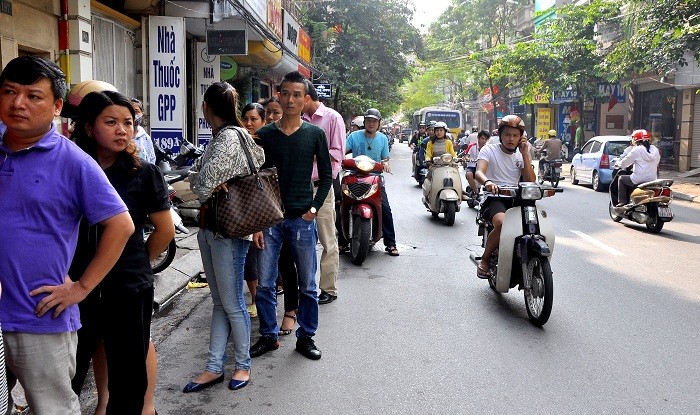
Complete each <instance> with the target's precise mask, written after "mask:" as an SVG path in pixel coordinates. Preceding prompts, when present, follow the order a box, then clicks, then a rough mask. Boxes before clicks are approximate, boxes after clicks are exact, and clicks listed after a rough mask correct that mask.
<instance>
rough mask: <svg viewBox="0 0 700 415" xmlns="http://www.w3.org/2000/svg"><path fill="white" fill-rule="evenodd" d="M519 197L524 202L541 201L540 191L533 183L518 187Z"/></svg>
mask: <svg viewBox="0 0 700 415" xmlns="http://www.w3.org/2000/svg"><path fill="white" fill-rule="evenodd" d="M520 197H521V198H522V199H524V200H539V199H542V189H540V187H539V186H537V185H536V184H534V183H523V184H521V185H520Z"/></svg>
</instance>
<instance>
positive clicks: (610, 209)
mask: <svg viewBox="0 0 700 415" xmlns="http://www.w3.org/2000/svg"><path fill="white" fill-rule="evenodd" d="M608 213H609V214H610V219H612V220H613V222H619V221H621V220H622V216H621V215H618V214H617V213H615V209H614V208H613V204H612V202H609V203H608Z"/></svg>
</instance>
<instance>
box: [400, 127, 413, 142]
mask: <svg viewBox="0 0 700 415" xmlns="http://www.w3.org/2000/svg"><path fill="white" fill-rule="evenodd" d="M412 135H413V130H411V129H410V128H404V129H403V130H401V138H400V139H399V142H400V143H403V142H404V141H405V142H407V143H408V142H410V141H411V136H412Z"/></svg>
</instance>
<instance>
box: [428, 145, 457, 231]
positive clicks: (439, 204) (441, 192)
mask: <svg viewBox="0 0 700 415" xmlns="http://www.w3.org/2000/svg"><path fill="white" fill-rule="evenodd" d="M462 189H463V187H462V179H461V177H460V175H459V166H458V164H457V159H455V158H454V157H452V155H451V154H449V153H445V154H443V155H441V156H439V157H433V165H432V167H431V168H430V171H429V173H428V175H427V177H426V178H425V181H424V182H423V199H422V200H423V205H425V207H426V208H428V210H429V211H430V213H431V214H432V215H433V217H438V215H439V214H440V213H444V221H445V225H447V226H452V225H453V224H454V223H455V213H456V212H459V208H460V205H461V204H462Z"/></svg>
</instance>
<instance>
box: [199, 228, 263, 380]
mask: <svg viewBox="0 0 700 415" xmlns="http://www.w3.org/2000/svg"><path fill="white" fill-rule="evenodd" d="M197 242H199V249H200V252H201V254H202V265H203V266H204V273H205V274H206V276H207V282H208V283H209V289H210V290H211V299H212V302H213V303H214V308H213V310H212V314H211V329H210V334H209V361H208V362H207V368H206V370H207V371H209V372H213V373H223V372H224V363H225V362H226V344H227V343H228V338H229V334H230V336H231V340H232V341H233V357H234V360H235V368H236V370H249V369H250V315H249V314H248V310H247V309H246V306H245V298H244V296H243V273H244V271H243V270H244V266H245V257H246V254H247V253H248V247H249V246H250V241H246V240H244V239H239V238H214V233H213V232H212V231H210V230H208V229H200V230H199V233H198V234H197Z"/></svg>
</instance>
